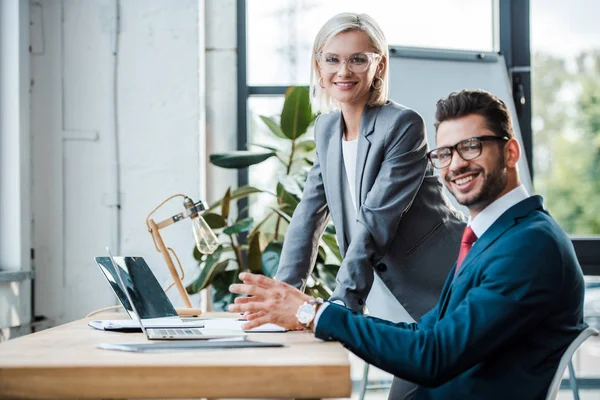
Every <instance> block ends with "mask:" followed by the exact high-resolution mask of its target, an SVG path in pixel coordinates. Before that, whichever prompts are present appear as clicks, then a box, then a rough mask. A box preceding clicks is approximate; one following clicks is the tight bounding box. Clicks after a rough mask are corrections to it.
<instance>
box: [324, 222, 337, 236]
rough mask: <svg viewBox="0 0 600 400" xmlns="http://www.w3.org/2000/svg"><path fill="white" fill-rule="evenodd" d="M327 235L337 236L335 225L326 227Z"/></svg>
mask: <svg viewBox="0 0 600 400" xmlns="http://www.w3.org/2000/svg"><path fill="white" fill-rule="evenodd" d="M325 233H329V234H331V235H335V226H334V225H333V224H328V225H327V227H325Z"/></svg>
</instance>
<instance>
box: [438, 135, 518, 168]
mask: <svg viewBox="0 0 600 400" xmlns="http://www.w3.org/2000/svg"><path fill="white" fill-rule="evenodd" d="M486 140H502V141H504V142H506V141H508V140H510V139H509V138H508V137H506V136H502V137H500V136H475V137H472V138H468V139H465V140H461V141H460V142H458V143H456V144H455V145H454V146H444V147H438V148H437V149H433V150H431V151H430V152H429V153H427V158H428V159H429V162H430V163H431V165H433V166H434V167H435V168H438V169H442V168H446V167H447V166H449V165H450V163H451V162H452V153H453V152H454V150H456V152H457V153H458V155H459V156H460V157H461V158H462V159H463V160H465V161H469V160H473V159H475V158H477V157H479V156H480V155H481V148H482V147H483V142H484V141H486Z"/></svg>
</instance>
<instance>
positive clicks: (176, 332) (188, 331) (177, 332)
mask: <svg viewBox="0 0 600 400" xmlns="http://www.w3.org/2000/svg"><path fill="white" fill-rule="evenodd" d="M151 331H152V333H154V334H156V335H160V336H192V335H203V333H202V331H201V330H200V329H196V328H172V329H152V330H151Z"/></svg>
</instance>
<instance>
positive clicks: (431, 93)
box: [389, 48, 534, 215]
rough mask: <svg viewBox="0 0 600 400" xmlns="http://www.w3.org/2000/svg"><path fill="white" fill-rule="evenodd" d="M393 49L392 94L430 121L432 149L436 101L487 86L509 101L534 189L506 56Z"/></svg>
mask: <svg viewBox="0 0 600 400" xmlns="http://www.w3.org/2000/svg"><path fill="white" fill-rule="evenodd" d="M390 53H391V57H390V78H389V80H390V92H389V98H390V99H391V100H394V101H395V102H397V103H400V104H403V105H405V106H406V107H409V108H412V109H414V110H416V111H417V112H418V113H419V114H421V116H422V117H423V119H424V120H425V123H426V125H427V140H428V142H429V147H430V149H433V148H435V128H434V126H433V123H434V122H435V104H436V102H437V101H438V100H439V99H441V98H442V97H446V96H448V95H449V94H450V93H451V92H456V91H460V90H463V89H483V90H487V91H488V92H491V93H493V94H495V95H496V96H498V97H499V98H500V99H502V101H504V102H505V103H506V104H507V105H508V108H509V110H510V113H511V116H512V122H513V128H514V131H515V136H516V139H517V140H518V141H519V144H520V145H521V158H520V160H519V163H518V168H519V175H520V177H521V183H522V184H523V185H524V186H525V188H527V191H528V192H529V193H530V194H533V193H534V191H533V185H532V182H531V174H530V172H529V166H528V165H527V157H526V156H525V147H524V146H523V140H522V137H521V129H520V127H519V121H518V119H517V112H516V109H515V104H514V101H513V96H512V89H511V84H510V80H509V78H508V72H507V70H506V64H505V62H504V57H502V56H501V55H499V54H495V53H470V52H453V53H450V52H444V51H439V52H438V51H419V50H415V49H410V50H401V49H400V48H392V49H390ZM394 53H395V54H394ZM446 193H447V194H448V195H449V193H448V192H446ZM448 197H449V198H450V200H451V201H452V203H453V204H454V205H455V206H456V207H457V208H459V209H460V210H461V211H463V212H465V213H466V214H467V215H468V212H467V209H466V207H463V206H461V205H459V204H458V203H457V202H456V200H455V199H454V197H453V196H451V195H449V196H448Z"/></svg>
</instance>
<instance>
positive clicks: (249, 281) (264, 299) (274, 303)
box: [228, 272, 312, 330]
mask: <svg viewBox="0 0 600 400" xmlns="http://www.w3.org/2000/svg"><path fill="white" fill-rule="evenodd" d="M239 277H240V280H241V281H242V282H243V283H241V284H233V285H231V286H229V291H230V292H231V293H237V294H245V295H248V296H249V297H238V298H236V299H235V304H230V305H229V308H228V309H229V311H231V312H239V313H241V312H243V313H246V315H247V319H248V322H247V323H246V324H244V325H243V327H242V328H243V329H246V330H247V329H252V328H255V327H257V326H260V325H262V324H266V323H274V324H277V325H279V326H282V327H284V328H287V329H302V328H303V327H302V325H300V323H298V320H297V319H296V312H297V311H298V308H299V307H300V306H301V305H302V304H304V302H306V301H309V300H311V299H312V297H310V296H308V295H306V294H304V293H302V292H301V291H299V290H298V289H296V288H295V287H293V286H290V285H288V284H287V283H284V282H280V281H276V280H274V279H271V278H268V277H266V276H264V275H255V274H251V273H248V272H242V273H240V276H239Z"/></svg>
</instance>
